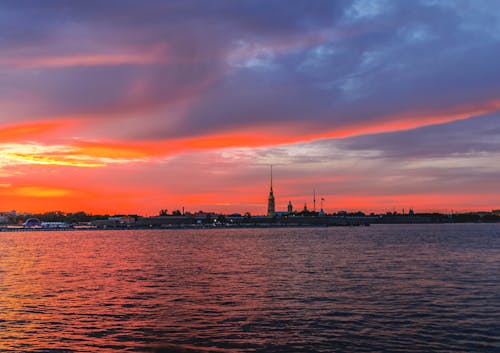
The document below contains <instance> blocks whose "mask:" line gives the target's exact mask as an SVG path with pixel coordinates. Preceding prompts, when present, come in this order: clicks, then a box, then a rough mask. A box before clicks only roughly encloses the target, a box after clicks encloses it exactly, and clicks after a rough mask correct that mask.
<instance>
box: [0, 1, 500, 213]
mask: <svg viewBox="0 0 500 353" xmlns="http://www.w3.org/2000/svg"><path fill="white" fill-rule="evenodd" d="M499 161H500V2H499V1H497V0H491V1H488V0H484V1H483V0H470V1H466V0H463V1H462V0H455V1H448V0H441V1H440V0H415V1H402V0H401V1H396V0H395V1H391V0H366V1H363V0H354V1H339V0H336V1H320V0H315V1H310V0H306V1H298V0H293V1H285V0H283V1H272V0H266V1H255V0H251V1H243V0H239V1H232V0H224V1H218V0H210V1H201V0H200V1H187V0H183V1H178V2H176V1H153V0H148V1H132V0H131V1H127V0H119V1H118V0H117V1H112V0H108V1H101V0H99V1H97V0H95V1H89V0H85V1H84V0H81V1H62V0H61V1H56V0H53V1H51V0H47V1H23V0H12V1H9V0H6V1H2V3H1V6H0V211H8V210H12V209H16V210H17V211H18V212H41V211H49V210H62V211H66V212H73V211H80V210H85V211H88V212H92V213H139V214H144V215H153V214H157V212H158V211H159V210H160V209H162V208H166V209H168V210H169V211H172V210H175V209H182V207H185V209H186V210H190V211H197V210H200V209H203V210H205V211H215V212H245V211H250V212H252V213H253V214H264V213H265V212H266V202H267V195H268V190H269V166H270V165H271V164H272V165H274V192H275V197H276V205H277V210H285V209H286V205H287V203H288V201H292V203H293V204H294V206H295V207H296V208H297V209H302V207H303V205H304V203H305V202H307V203H308V206H309V207H310V208H311V207H312V193H313V189H315V190H316V194H317V199H318V200H319V199H320V198H321V197H323V198H324V199H325V205H324V206H325V208H326V211H328V212H336V211H339V210H347V211H356V210H363V211H365V212H372V211H373V212H382V211H386V210H390V211H393V210H398V211H400V210H401V209H402V208H405V209H406V210H408V209H409V208H414V209H415V211H416V212H422V211H440V212H449V211H450V210H451V209H453V210H457V211H465V210H491V209H493V208H500V163H499ZM318 206H319V202H318Z"/></svg>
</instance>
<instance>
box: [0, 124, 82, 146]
mask: <svg viewBox="0 0 500 353" xmlns="http://www.w3.org/2000/svg"><path fill="white" fill-rule="evenodd" d="M70 124H73V122H72V121H71V120H57V121H56V120H54V121H40V122H34V123H32V122H28V123H20V124H14V125H12V124H10V125H7V126H5V125H4V126H1V127H0V142H5V141H9V142H12V141H18V140H21V139H27V138H33V137H37V136H38V137H39V136H40V135H42V134H47V133H49V132H56V131H57V130H59V129H62V128H64V127H67V126H68V125H70Z"/></svg>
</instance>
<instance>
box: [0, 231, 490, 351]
mask: <svg viewBox="0 0 500 353" xmlns="http://www.w3.org/2000/svg"><path fill="white" fill-rule="evenodd" d="M160 345H175V346H178V347H187V348H194V349H196V350H197V351H202V352H205V351H210V352H212V351H213V352H363V351H365V352H375V351H379V352H382V351H383V352H398V351H399V352H429V351H434V352H451V351H454V352H458V351H464V352H493V351H499V350H500V225H479V224H478V225H387V226H382V225H376V226H372V227H357V228H308V229H306V228H304V229H229V230H228V229H224V230H222V229H221V230H196V231H191V230H161V231H160V230H159V231H154V230H148V231H89V232H83V231H81V232H47V233H44V232H33V233H0V351H1V352H66V351H67V352H114V351H138V352H151V351H152V349H153V347H157V346H160Z"/></svg>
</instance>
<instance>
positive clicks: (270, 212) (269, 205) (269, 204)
mask: <svg viewBox="0 0 500 353" xmlns="http://www.w3.org/2000/svg"><path fill="white" fill-rule="evenodd" d="M275 212H276V210H275V207H274V194H273V166H271V188H270V189H269V198H268V199H267V215H268V216H274V213H275Z"/></svg>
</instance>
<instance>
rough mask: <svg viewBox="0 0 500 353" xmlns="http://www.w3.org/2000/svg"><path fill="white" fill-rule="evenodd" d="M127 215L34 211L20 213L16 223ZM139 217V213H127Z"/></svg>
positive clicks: (77, 221) (90, 219)
mask: <svg viewBox="0 0 500 353" xmlns="http://www.w3.org/2000/svg"><path fill="white" fill-rule="evenodd" d="M123 216H125V215H121V214H120V215H109V214H91V213H86V212H83V211H80V212H74V213H66V212H62V211H50V212H45V213H34V214H30V215H18V216H17V217H16V220H15V223H22V222H24V221H26V220H27V219H29V218H38V219H39V220H40V221H42V222H66V223H68V224H74V223H85V222H91V221H95V220H98V219H108V218H109V217H123ZM127 216H132V217H135V218H136V219H137V217H138V216H137V215H127Z"/></svg>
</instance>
